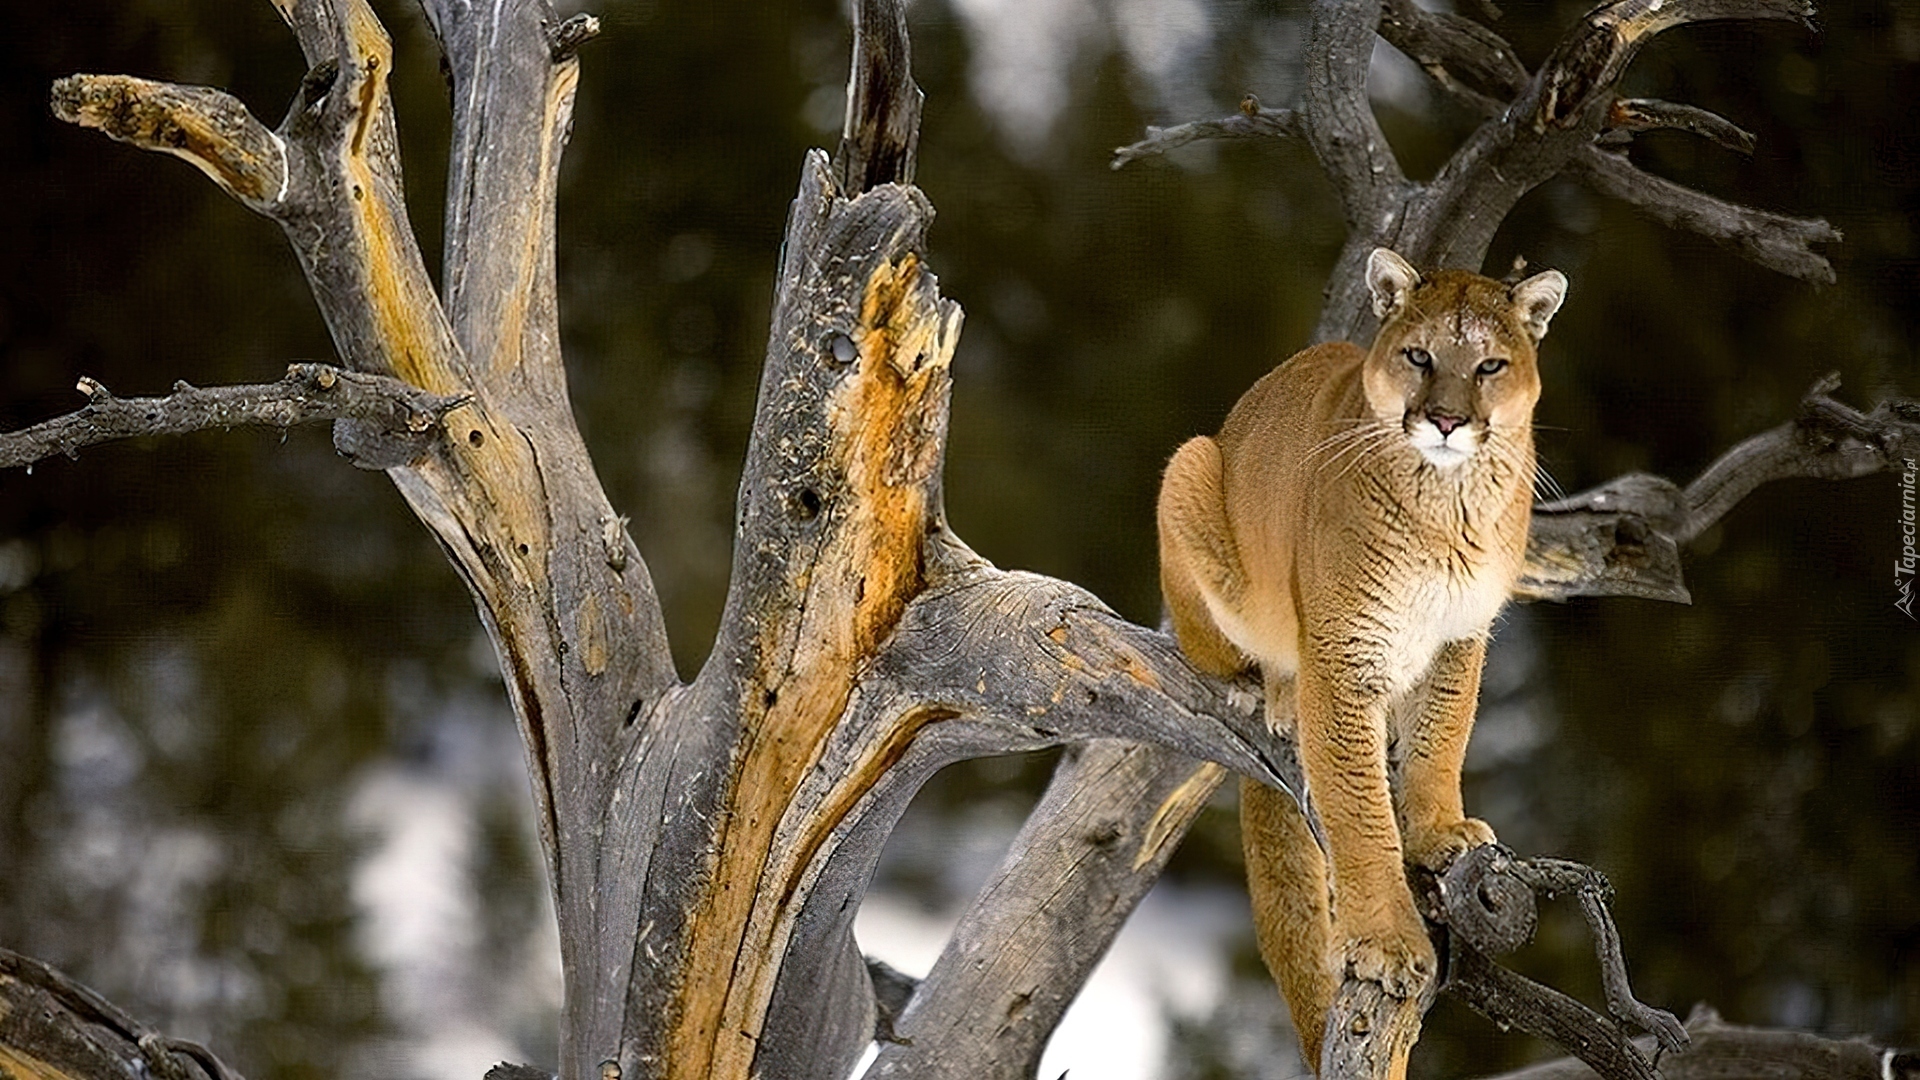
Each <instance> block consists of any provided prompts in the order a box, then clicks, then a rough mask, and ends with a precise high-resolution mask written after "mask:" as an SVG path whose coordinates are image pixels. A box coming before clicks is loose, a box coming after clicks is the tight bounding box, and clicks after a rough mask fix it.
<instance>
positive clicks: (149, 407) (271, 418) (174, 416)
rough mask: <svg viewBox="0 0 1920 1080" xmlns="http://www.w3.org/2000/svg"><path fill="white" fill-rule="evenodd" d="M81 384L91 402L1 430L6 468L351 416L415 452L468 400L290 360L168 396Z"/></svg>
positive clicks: (178, 386) (177, 387)
mask: <svg viewBox="0 0 1920 1080" xmlns="http://www.w3.org/2000/svg"><path fill="white" fill-rule="evenodd" d="M76 389H78V390H79V391H80V392H81V393H83V394H85V395H86V396H87V404H86V406H85V407H84V408H81V409H78V410H75V411H74V412H70V413H68V414H66V415H65V416H59V417H55V418H54V419H52V420H45V421H42V422H40V423H38V424H35V425H33V426H32V427H28V428H23V429H21V430H19V431H16V432H10V433H7V434H4V435H0V468H17V467H19V466H22V465H25V466H29V467H30V466H32V465H33V463H34V462H36V461H40V460H42V459H43V458H49V457H53V456H54V455H56V454H65V455H67V456H69V457H71V456H73V455H74V454H75V453H77V452H78V451H79V450H80V449H81V448H83V447H88V446H95V445H98V444H100V443H103V442H111V441H114V440H116V439H130V438H136V437H140V436H149V435H181V434H185V433H187V432H191V431H206V430H208V429H209V428H222V429H225V428H234V427H276V428H281V429H285V428H290V427H293V426H294V425H296V424H309V423H313V422H314V421H317V420H340V419H347V418H351V419H354V420H358V421H361V422H362V423H365V424H367V425H369V426H370V428H371V429H373V430H376V431H379V432H380V433H382V434H383V435H384V436H386V437H387V439H388V441H389V442H391V443H393V444H394V445H397V446H400V447H403V448H406V450H407V451H408V456H409V457H411V456H415V455H418V454H421V453H424V452H425V449H426V445H427V443H428V442H429V441H430V440H432V439H436V438H438V437H439V427H440V424H441V422H442V421H443V420H445V418H446V415H447V413H449V412H451V411H452V410H454V409H456V408H458V407H459V406H461V405H462V404H465V399H464V398H459V397H442V396H439V395H437V394H429V393H427V392H426V391H424V390H421V389H419V388H418V387H414V386H410V385H408V384H406V383H403V382H401V381H400V380H398V379H390V378H387V377H386V376H383V375H366V374H362V373H360V372H357V371H342V370H341V369H339V368H336V367H331V366H329V365H327V364H312V363H297V364H291V365H289V366H288V367H287V374H286V377H285V378H283V379H281V380H280V381H279V382H273V383H265V384H262V385H258V386H208V387H199V386H189V385H187V384H186V383H175V384H174V388H173V393H171V394H168V395H167V396H165V397H152V398H122V397H115V396H113V394H111V393H109V392H108V391H107V388H106V387H104V386H102V385H100V384H99V383H98V382H95V381H94V380H92V379H89V378H87V377H85V376H82V377H81V378H80V382H79V384H78V386H77V387H76Z"/></svg>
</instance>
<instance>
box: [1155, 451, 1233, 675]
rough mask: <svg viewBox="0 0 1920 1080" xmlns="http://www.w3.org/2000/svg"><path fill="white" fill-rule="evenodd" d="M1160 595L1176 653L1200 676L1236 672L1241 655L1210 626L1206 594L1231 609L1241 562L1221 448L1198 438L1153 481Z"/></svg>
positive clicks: (1224, 637) (1210, 616) (1211, 619)
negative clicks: (1177, 644) (1229, 517)
mask: <svg viewBox="0 0 1920 1080" xmlns="http://www.w3.org/2000/svg"><path fill="white" fill-rule="evenodd" d="M1156 517H1157V520H1158V524H1159V530H1160V590H1161V594H1162V595H1163V596H1165V597H1166V600H1167V608H1168V613H1169V614H1170V615H1171V616H1172V618H1173V631H1174V636H1175V637H1177V638H1178V639H1179V641H1180V651H1181V652H1184V653H1186V655H1187V659H1188V660H1191V661H1192V662H1193V665H1194V666H1195V667H1197V668H1199V669H1201V670H1202V671H1206V672H1210V673H1212V674H1215V675H1223V676H1229V675H1236V674H1239V673H1240V672H1241V671H1244V670H1245V669H1246V668H1247V666H1248V664H1247V658H1246V657H1245V656H1244V655H1243V654H1242V653H1241V651H1240V650H1239V648H1237V647H1236V646H1235V645H1234V644H1233V642H1231V641H1229V640H1227V637H1226V635H1225V634H1222V633H1221V632H1220V628H1219V626H1218V625H1217V624H1215V622H1214V620H1213V615H1212V614H1211V613H1210V612H1209V611H1208V608H1207V595H1208V594H1212V596H1213V597H1214V598H1215V600H1217V601H1219V602H1221V603H1225V604H1227V605H1229V606H1237V605H1238V604H1239V602H1240V598H1241V593H1242V591H1243V589H1244V584H1243V581H1244V578H1243V575H1242V574H1241V572H1240V558H1239V555H1238V554H1237V552H1236V551H1235V548H1234V543H1233V533H1232V532H1231V531H1229V529H1228V526H1227V507H1226V495H1225V489H1224V488H1223V487H1222V486H1221V482H1220V446H1219V444H1218V443H1215V442H1214V441H1213V440H1212V439H1209V438H1207V437H1206V436H1204V435H1202V436H1200V437H1198V438H1194V439H1189V440H1187V442H1186V443H1184V444H1182V445H1181V447H1180V449H1178V450H1176V451H1174V454H1173V460H1172V461H1169V462H1168V463H1167V471H1166V475H1165V476H1164V477H1163V478H1162V479H1161V481H1160V502H1159V506H1158V508H1157V514H1156Z"/></svg>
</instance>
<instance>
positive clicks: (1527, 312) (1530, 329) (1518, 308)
mask: <svg viewBox="0 0 1920 1080" xmlns="http://www.w3.org/2000/svg"><path fill="white" fill-rule="evenodd" d="M1507 295H1508V296H1511V297H1512V298H1513V313H1514V315H1516V316H1517V317H1519V319H1520V325H1521V326H1524V327H1526V328H1527V336H1529V337H1531V338H1533V340H1534V341H1536V342H1537V341H1539V340H1540V339H1541V338H1543V337H1546V336H1547V323H1549V322H1552V321H1553V315H1554V312H1556V311H1559V310H1560V303H1561V301H1563V300H1565V299H1566V298H1567V275H1565V274H1563V273H1561V272H1560V271H1558V270H1546V271H1543V272H1541V273H1538V274H1535V275H1533V276H1532V277H1530V278H1528V279H1527V280H1525V281H1523V282H1521V283H1520V284H1518V285H1515V286H1514V287H1513V288H1511V289H1508V290H1507Z"/></svg>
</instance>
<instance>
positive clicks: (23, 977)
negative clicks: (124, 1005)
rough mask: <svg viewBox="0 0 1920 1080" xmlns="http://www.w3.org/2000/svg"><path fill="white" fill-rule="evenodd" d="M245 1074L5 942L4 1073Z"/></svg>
mask: <svg viewBox="0 0 1920 1080" xmlns="http://www.w3.org/2000/svg"><path fill="white" fill-rule="evenodd" d="M183 1058H184V1059H186V1060H187V1061H192V1062H193V1063H194V1064H195V1065H197V1066H198V1067H199V1069H200V1071H201V1072H202V1073H204V1074H205V1075H206V1076H208V1077H210V1078H211V1080H242V1078H241V1076H240V1074H239V1073H237V1072H235V1071H233V1070H232V1069H230V1068H228V1067H227V1065H226V1063H224V1062H222V1061H221V1060H220V1058H219V1057H218V1056H216V1055H215V1054H214V1053H213V1051H211V1050H208V1049H207V1048H206V1047H204V1046H202V1045H200V1044H199V1043H196V1042H192V1041H190V1040H187V1039H173V1038H169V1037H167V1036H165V1035H162V1034H161V1033H159V1032H157V1031H154V1030H153V1029H152V1028H149V1027H147V1026H146V1025H145V1024H142V1023H141V1022H139V1021H138V1020H135V1019H134V1018H133V1017H131V1016H129V1015H128V1014H127V1013H126V1011H125V1010H123V1009H121V1008H120V1007H119V1006H117V1005H115V1004H113V1003H112V1002H110V1001H108V1000H107V999H106V998H103V997H101V996H100V995H99V994H96V993H94V992H93V991H92V990H91V989H88V988H87V987H85V986H82V985H81V984H79V983H77V982H75V981H73V980H72V979H70V978H68V977H67V976H66V975H65V974H63V973H61V972H59V971H57V970H55V969H53V968H51V967H49V966H47V965H46V964H43V963H41V962H40V961H38V960H34V959H32V958H30V957H25V956H21V955H20V954H19V953H16V952H12V951H10V950H7V949H4V948H0V1075H4V1076H9V1077H12V1076H19V1077H21V1078H22V1080H66V1078H68V1077H84V1078H86V1080H153V1078H154V1077H159V1078H160V1080H189V1077H192V1076H194V1075H195V1074H194V1073H193V1071H192V1070H190V1069H189V1068H188V1067H187V1066H186V1064H185V1063H184V1062H183V1061H182V1060H181V1059H183Z"/></svg>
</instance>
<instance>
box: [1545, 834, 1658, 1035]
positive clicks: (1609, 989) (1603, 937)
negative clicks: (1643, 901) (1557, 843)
mask: <svg viewBox="0 0 1920 1080" xmlns="http://www.w3.org/2000/svg"><path fill="white" fill-rule="evenodd" d="M1518 870H1519V876H1520V878H1521V880H1523V881H1525V882H1526V883H1527V884H1530V885H1532V886H1533V887H1534V888H1535V889H1538V890H1541V891H1543V892H1546V893H1547V894H1548V895H1553V894H1554V893H1561V892H1571V893H1573V895H1574V897H1575V898H1576V899H1578V900H1579V901H1580V914H1581V915H1582V916H1584V917H1585V918H1586V920H1587V928H1588V930H1590V931H1591V932H1592V933H1593V951H1594V955H1595V957H1596V958H1598V960H1599V961H1600V982H1601V986H1602V987H1603V989H1604V991H1605V993H1606V996H1607V1011H1608V1012H1610V1013H1612V1014H1613V1017H1614V1019H1616V1020H1619V1021H1620V1022H1621V1023H1623V1024H1632V1025H1633V1026H1634V1027H1637V1028H1639V1029H1640V1030H1641V1031H1644V1032H1646V1033H1648V1034H1649V1035H1652V1036H1653V1037H1654V1038H1655V1039H1657V1040H1659V1042H1660V1045H1661V1047H1662V1048H1663V1049H1665V1050H1668V1051H1671V1052H1673V1053H1679V1052H1680V1051H1682V1050H1685V1049H1686V1048H1687V1044H1688V1041H1689V1040H1688V1038H1687V1029H1686V1028H1685V1027H1683V1026H1681V1024H1680V1021H1679V1019H1678V1018H1676V1017H1675V1016H1674V1015H1673V1014H1672V1013H1670V1012H1667V1011H1666V1010H1664V1009H1656V1008H1653V1007H1652V1006H1650V1005H1647V1004H1645V1003H1643V1002H1641V1001H1640V1000H1639V999H1638V998H1636V997H1634V996H1633V986H1632V984H1631V983H1630V982H1629V981H1628V979H1627V960H1626V957H1625V955H1623V954H1622V953H1621V951H1620V931H1619V929H1618V928H1616V927H1615V926H1614V924H1613V913H1612V912H1611V911H1609V910H1608V909H1607V901H1608V900H1609V899H1611V898H1612V896H1613V886H1612V885H1611V884H1609V883H1608V882H1607V879H1606V875H1604V874H1602V873H1600V871H1598V870H1595V869H1594V868H1592V867H1590V866H1582V865H1580V864H1579V863H1576V862H1568V861H1567V860H1565V859H1523V860H1520V862H1519V863H1518Z"/></svg>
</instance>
